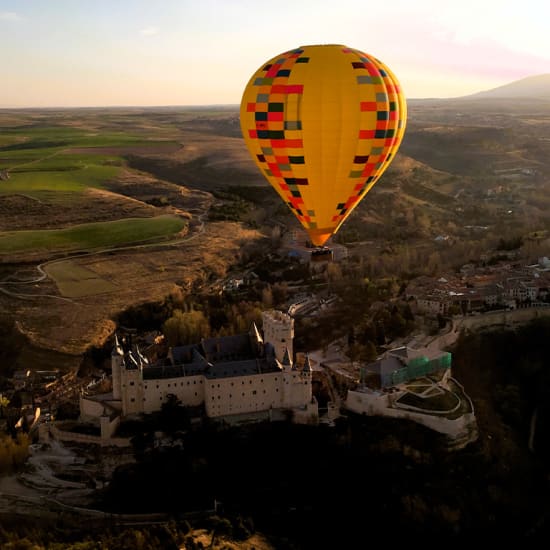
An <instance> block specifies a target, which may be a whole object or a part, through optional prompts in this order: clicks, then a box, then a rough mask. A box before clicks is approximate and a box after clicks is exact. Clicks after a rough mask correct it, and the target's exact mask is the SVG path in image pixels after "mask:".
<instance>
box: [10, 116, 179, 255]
mask: <svg viewBox="0 0 550 550" xmlns="http://www.w3.org/2000/svg"><path fill="white" fill-rule="evenodd" d="M150 143H151V142H149V141H146V140H144V138H143V137H142V136H135V135H130V134H127V133H123V132H98V133H95V132H89V131H87V130H85V129H80V128H71V127H67V126H40V125H36V126H35V125H29V126H19V127H12V128H7V129H6V130H5V133H3V136H2V140H1V141H0V170H4V169H9V170H10V177H9V179H8V180H5V181H0V196H1V195H12V194H21V195H26V196H29V197H32V198H35V199H37V200H39V201H40V200H44V201H46V202H56V203H59V202H61V203H62V204H63V205H64V206H66V207H71V206H73V205H75V206H77V205H78V203H79V201H81V200H82V193H83V191H85V190H86V189H87V188H90V187H92V188H99V189H101V188H102V187H103V185H104V183H105V182H107V181H109V180H113V179H115V178H116V177H117V175H118V173H119V171H120V166H121V165H123V160H122V159H121V158H120V157H118V156H116V151H113V152H109V153H108V154H103V153H102V152H99V151H98V152H99V154H96V153H94V152H93V151H91V152H90V153H88V154H86V153H81V152H76V151H75V152H74V153H73V152H71V149H73V148H77V147H94V148H95V147H97V148H101V147H115V148H116V147H125V146H143V145H147V144H150ZM156 143H158V142H156ZM184 224H185V222H184V221H183V220H181V219H179V218H176V217H174V216H160V217H156V218H150V219H125V220H118V221H114V222H104V223H88V224H82V225H78V226H74V227H70V228H61V229H56V230H39V231H17V232H0V253H2V254H6V253H10V252H21V251H35V250H39V249H40V250H50V251H55V250H82V249H88V248H98V247H106V246H117V245H122V244H125V243H134V242H140V241H143V240H148V239H154V238H160V237H163V236H166V235H172V234H174V233H177V232H178V231H180V230H181V229H182V228H183V226H184Z"/></svg>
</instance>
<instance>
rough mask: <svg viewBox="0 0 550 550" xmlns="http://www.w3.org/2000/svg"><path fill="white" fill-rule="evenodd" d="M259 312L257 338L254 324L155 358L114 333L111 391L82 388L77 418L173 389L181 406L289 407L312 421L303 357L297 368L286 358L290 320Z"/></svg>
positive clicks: (154, 403)
mask: <svg viewBox="0 0 550 550" xmlns="http://www.w3.org/2000/svg"><path fill="white" fill-rule="evenodd" d="M262 317H263V331H264V337H263V338H262V336H261V334H260V332H259V331H258V329H257V327H256V325H255V324H253V325H252V327H251V329H250V331H249V332H248V333H245V334H240V335H236V336H224V337H219V338H205V339H203V340H202V341H201V342H200V343H199V344H193V345H188V346H181V347H176V348H172V349H171V350H170V352H169V354H168V357H167V358H166V359H165V360H164V361H162V362H159V363H156V364H154V365H150V364H149V362H148V361H147V359H146V358H145V357H144V356H143V355H142V354H141V353H140V352H139V350H138V349H136V348H134V349H129V350H124V349H123V347H122V346H121V345H120V344H119V343H118V340H117V343H116V345H115V348H114V349H113V353H112V357H111V365H112V393H109V394H102V395H82V396H81V399H80V413H81V414H80V416H81V419H82V420H88V421H89V420H92V419H97V418H101V417H104V416H109V417H112V416H113V414H115V415H118V416H119V417H122V418H124V417H126V416H129V415H136V414H137V415H139V414H142V413H152V412H155V411H159V410H160V409H161V407H162V405H163V403H166V402H167V401H168V399H170V398H171V396H175V397H176V398H177V399H178V400H179V401H180V402H181V404H182V405H183V406H188V407H195V406H204V409H205V413H206V415H207V416H208V417H210V418H224V419H225V418H227V419H228V420H230V418H229V417H232V416H233V417H236V416H237V415H239V416H241V417H242V415H245V416H246V415H248V416H251V417H253V416H256V417H258V416H259V417H261V416H262V415H261V414H259V413H265V414H264V415H263V416H264V417H266V416H271V415H272V413H273V412H274V411H281V412H282V411H292V413H293V419H294V421H295V422H302V423H310V422H317V419H318V411H317V403H316V401H315V398H314V397H313V395H312V372H311V367H310V365H309V361H308V360H306V361H305V364H304V366H303V367H302V368H301V369H298V368H297V365H296V364H293V362H292V360H291V358H292V357H293V349H292V343H293V338H294V320H293V319H292V318H291V317H290V316H289V315H287V314H285V313H282V312H280V311H273V310H272V311H266V312H264V313H263V314H262Z"/></svg>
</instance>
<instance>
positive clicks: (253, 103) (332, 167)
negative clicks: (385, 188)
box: [240, 45, 407, 246]
mask: <svg viewBox="0 0 550 550" xmlns="http://www.w3.org/2000/svg"><path fill="white" fill-rule="evenodd" d="M406 110H407V109H406V103H405V98H404V96H403V94H402V93H401V88H400V85H399V82H398V81H397V79H396V78H395V76H394V75H393V74H392V72H391V71H390V70H389V69H388V67H386V66H385V65H384V64H383V63H382V62H380V61H379V60H377V59H376V58H374V57H372V56H371V55H369V54H366V53H363V52H361V51H359V50H355V49H353V48H348V47H346V46H342V45H319V46H302V47H300V48H297V49H295V50H290V51H288V52H285V53H283V54H280V55H278V56H276V57H274V58H273V59H270V60H269V61H267V62H266V63H264V64H263V65H262V66H261V67H260V68H259V69H258V70H257V71H256V72H255V73H254V75H253V76H252V78H251V79H250V81H249V82H248V84H247V86H246V88H245V90H244V93H243V98H242V101H241V109H240V120H241V130H242V133H243V137H244V140H245V142H246V145H247V147H248V150H249V151H250V153H251V155H252V158H253V159H254V161H255V162H256V164H257V166H258V167H259V168H260V170H261V171H262V173H263V174H264V175H265V177H266V178H267V180H268V181H269V183H270V184H271V185H272V186H273V187H274V188H275V190H276V191H277V193H279V195H280V196H281V198H282V199H283V200H284V201H285V202H286V204H287V205H288V206H289V208H290V209H291V210H292V212H293V213H294V214H295V216H296V217H297V218H298V220H299V221H300V223H301V224H302V225H303V226H304V228H305V229H306V230H307V232H308V233H309V236H310V238H311V240H312V242H313V243H314V244H316V245H318V246H321V245H323V244H324V243H325V242H326V240H327V239H328V238H329V237H330V236H331V235H332V234H333V233H335V232H336V231H337V230H338V228H339V227H340V225H341V224H342V223H343V222H344V220H345V219H346V218H347V217H348V216H349V214H350V213H351V211H352V210H353V209H354V208H355V207H356V206H357V204H358V203H359V201H360V200H361V199H362V198H363V197H364V196H365V195H366V193H367V192H368V191H369V189H370V188H371V187H372V186H373V185H374V184H375V183H376V181H377V180H378V179H379V178H380V176H381V175H382V173H383V172H384V170H385V169H386V168H387V167H388V165H389V162H390V161H391V159H392V158H393V156H394V155H395V152H396V151H397V149H398V147H399V145H400V143H401V140H402V139H403V134H404V132H405V123H406V114H407V113H406Z"/></svg>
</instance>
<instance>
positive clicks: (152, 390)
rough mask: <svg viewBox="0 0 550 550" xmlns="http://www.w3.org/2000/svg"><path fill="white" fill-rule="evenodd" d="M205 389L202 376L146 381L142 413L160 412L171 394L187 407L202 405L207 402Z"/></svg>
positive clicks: (144, 383) (144, 382)
mask: <svg viewBox="0 0 550 550" xmlns="http://www.w3.org/2000/svg"><path fill="white" fill-rule="evenodd" d="M204 387H205V380H204V377H203V376H202V375H197V376H185V377H178V378H157V379H154V380H144V381H143V400H142V411H143V412H144V413H151V412H154V411H160V409H161V407H162V404H163V403H166V399H167V396H168V395H169V394H173V395H175V396H176V397H177V398H178V399H179V400H180V401H181V404H182V405H183V406H185V407H194V406H197V405H200V404H202V403H203V402H204V400H205V390H204Z"/></svg>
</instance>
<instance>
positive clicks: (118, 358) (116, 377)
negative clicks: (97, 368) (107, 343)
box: [111, 334, 124, 399]
mask: <svg viewBox="0 0 550 550" xmlns="http://www.w3.org/2000/svg"><path fill="white" fill-rule="evenodd" d="M123 368H124V351H123V349H122V346H121V345H120V342H119V341H118V336H117V335H116V334H115V345H114V347H113V351H112V352H111V382H112V386H113V399H120V384H121V382H120V372H121V370H122V369H123Z"/></svg>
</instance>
